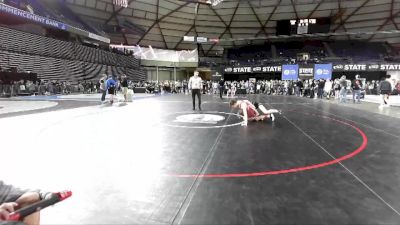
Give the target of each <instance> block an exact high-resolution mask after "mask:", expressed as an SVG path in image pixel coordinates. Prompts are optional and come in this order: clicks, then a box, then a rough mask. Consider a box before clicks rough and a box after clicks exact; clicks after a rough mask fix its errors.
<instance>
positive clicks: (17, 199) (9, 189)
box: [0, 180, 46, 225]
mask: <svg viewBox="0 0 400 225" xmlns="http://www.w3.org/2000/svg"><path fill="white" fill-rule="evenodd" d="M45 196H46V194H44V193H42V192H40V191H28V190H21V189H18V188H15V187H13V186H11V185H6V184H4V182H3V181H1V180H0V221H1V220H7V219H8V216H9V214H10V213H11V212H14V211H15V210H18V209H20V208H22V207H25V206H28V205H31V204H33V203H35V202H38V201H40V200H42V199H43V198H44V197H45ZM23 222H24V223H25V224H27V225H31V224H32V225H33V224H35V225H37V224H40V213H39V212H37V213H33V214H31V215H29V216H27V217H25V218H24V219H23Z"/></svg>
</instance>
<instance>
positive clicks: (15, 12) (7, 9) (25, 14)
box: [0, 3, 110, 43]
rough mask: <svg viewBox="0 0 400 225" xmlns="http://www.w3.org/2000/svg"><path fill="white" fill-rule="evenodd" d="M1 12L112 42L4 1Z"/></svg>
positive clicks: (0, 4)
mask: <svg viewBox="0 0 400 225" xmlns="http://www.w3.org/2000/svg"><path fill="white" fill-rule="evenodd" d="M0 12H4V13H7V14H11V15H13V16H17V17H21V18H24V19H26V20H30V21H33V22H35V23H39V24H42V25H45V26H48V27H53V28H57V29H59V30H65V31H68V32H71V33H75V34H79V35H82V36H86V37H89V38H92V39H95V40H98V41H102V42H105V43H110V39H109V38H105V37H101V36H99V35H97V34H93V33H90V32H88V31H85V30H82V29H79V28H76V27H73V26H70V25H68V24H65V23H61V22H58V21H55V20H52V19H48V18H46V17H42V16H39V15H36V14H33V13H30V12H27V11H24V10H21V9H17V8H14V7H12V6H9V5H6V4H3V3H0Z"/></svg>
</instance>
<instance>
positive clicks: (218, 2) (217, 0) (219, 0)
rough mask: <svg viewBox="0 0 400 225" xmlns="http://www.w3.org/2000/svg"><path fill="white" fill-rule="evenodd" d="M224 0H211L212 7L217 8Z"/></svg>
mask: <svg viewBox="0 0 400 225" xmlns="http://www.w3.org/2000/svg"><path fill="white" fill-rule="evenodd" d="M223 1H224V0H211V5H212V6H217V5H219V4H220V3H221V2H223Z"/></svg>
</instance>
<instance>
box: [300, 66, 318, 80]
mask: <svg viewBox="0 0 400 225" xmlns="http://www.w3.org/2000/svg"><path fill="white" fill-rule="evenodd" d="M313 77H314V65H300V68H299V78H300V79H303V80H308V79H312V78H313Z"/></svg>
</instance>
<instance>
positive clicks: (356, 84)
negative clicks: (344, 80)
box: [351, 75, 361, 103]
mask: <svg viewBox="0 0 400 225" xmlns="http://www.w3.org/2000/svg"><path fill="white" fill-rule="evenodd" d="M351 88H352V89H353V103H356V98H357V103H361V102H360V96H361V80H360V75H356V79H354V80H353V82H351Z"/></svg>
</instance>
